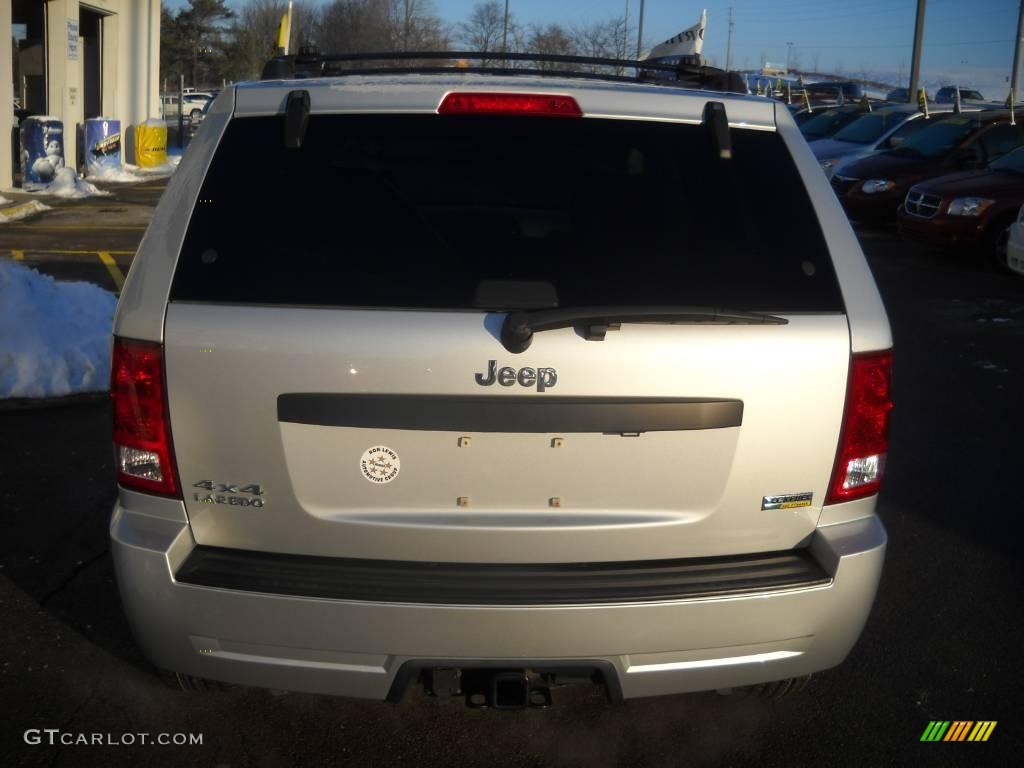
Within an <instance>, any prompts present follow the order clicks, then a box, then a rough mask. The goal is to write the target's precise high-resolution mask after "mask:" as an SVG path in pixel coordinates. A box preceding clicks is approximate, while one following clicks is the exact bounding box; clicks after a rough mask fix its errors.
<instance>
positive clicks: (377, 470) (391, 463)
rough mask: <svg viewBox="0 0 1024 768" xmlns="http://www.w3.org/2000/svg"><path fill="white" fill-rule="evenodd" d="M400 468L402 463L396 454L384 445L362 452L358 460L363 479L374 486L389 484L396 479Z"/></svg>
mask: <svg viewBox="0 0 1024 768" xmlns="http://www.w3.org/2000/svg"><path fill="white" fill-rule="evenodd" d="M401 468H402V462H401V460H400V459H399V458H398V454H397V453H395V452H394V451H393V450H391V449H390V448H388V447H387V446H386V445H375V446H373V448H367V449H366V450H365V451H363V456H362V458H361V459H359V469H361V470H362V472H363V477H365V478H366V479H367V480H369V481H370V482H371V483H373V484H374V485H383V484H384V483H390V482H391V481H392V480H394V479H395V478H396V477H398V472H399V470H400V469H401Z"/></svg>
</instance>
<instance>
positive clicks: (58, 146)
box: [21, 117, 64, 188]
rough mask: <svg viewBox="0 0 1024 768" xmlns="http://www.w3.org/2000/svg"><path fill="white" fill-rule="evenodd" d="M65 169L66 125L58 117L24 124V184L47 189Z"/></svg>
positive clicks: (22, 143) (22, 159) (29, 186)
mask: <svg viewBox="0 0 1024 768" xmlns="http://www.w3.org/2000/svg"><path fill="white" fill-rule="evenodd" d="M63 167H64V123H62V122H61V121H60V120H58V119H57V118H55V117H26V118H25V119H24V120H22V121H21V168H22V174H23V181H22V185H23V186H25V187H28V188H31V187H33V186H45V185H47V184H49V183H50V182H51V181H53V179H54V176H56V175H57V171H59V170H60V169H61V168H63Z"/></svg>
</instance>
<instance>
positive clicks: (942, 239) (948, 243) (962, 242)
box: [899, 209, 985, 250]
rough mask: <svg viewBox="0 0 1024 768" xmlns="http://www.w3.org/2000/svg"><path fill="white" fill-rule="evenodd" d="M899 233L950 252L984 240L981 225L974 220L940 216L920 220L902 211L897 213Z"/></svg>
mask: <svg viewBox="0 0 1024 768" xmlns="http://www.w3.org/2000/svg"><path fill="white" fill-rule="evenodd" d="M899 231H900V234H901V235H903V236H904V237H909V238H910V239H911V240H916V241H918V242H921V243H926V244H928V245H932V246H936V247H939V248H947V249H951V250H956V249H970V248H974V247H977V246H978V245H980V244H981V243H982V242H984V239H985V230H984V227H983V224H982V223H979V221H978V219H976V218H972V217H968V216H944V215H940V216H936V217H935V218H932V219H922V218H920V217H916V216H911V215H910V214H908V213H906V212H904V211H903V210H902V209H901V210H900V213H899Z"/></svg>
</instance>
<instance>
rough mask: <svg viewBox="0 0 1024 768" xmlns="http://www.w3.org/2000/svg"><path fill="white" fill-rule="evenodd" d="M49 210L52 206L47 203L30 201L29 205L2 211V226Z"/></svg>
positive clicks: (0, 216)
mask: <svg viewBox="0 0 1024 768" xmlns="http://www.w3.org/2000/svg"><path fill="white" fill-rule="evenodd" d="M4 202H6V201H4ZM48 210H50V206H48V205H46V204H45V203H40V202H39V201H38V200H29V201H28V202H27V203H22V204H21V205H16V206H14V207H13V208H8V209H7V210H6V211H0V224H7V223H8V222H10V221H17V220H18V219H24V218H25V217H26V216H32V215H33V214H36V213H40V212H41V211H48Z"/></svg>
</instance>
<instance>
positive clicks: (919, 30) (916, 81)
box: [907, 0, 1020, 104]
mask: <svg viewBox="0 0 1024 768" xmlns="http://www.w3.org/2000/svg"><path fill="white" fill-rule="evenodd" d="M924 4H925V0H917V21H915V22H914V56H913V58H912V59H911V61H910V88H909V89H907V101H908V102H910V103H911V104H913V103H914V102H916V101H917V89H918V88H920V86H921V43H922V42H924ZM1019 47H1020V46H1019V43H1018V48H1019Z"/></svg>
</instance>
